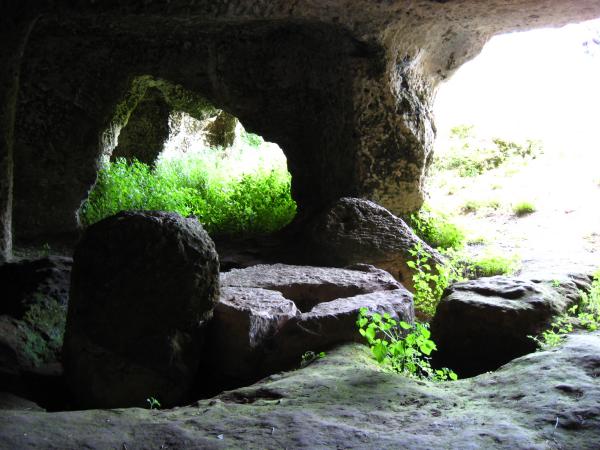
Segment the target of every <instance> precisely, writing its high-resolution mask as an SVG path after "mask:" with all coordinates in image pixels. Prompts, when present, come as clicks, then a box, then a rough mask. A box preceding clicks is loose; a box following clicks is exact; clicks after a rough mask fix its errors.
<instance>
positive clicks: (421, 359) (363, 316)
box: [356, 308, 458, 381]
mask: <svg viewBox="0 0 600 450" xmlns="http://www.w3.org/2000/svg"><path fill="white" fill-rule="evenodd" d="M356 325H357V326H358V330H359V332H360V334H361V335H362V336H363V337H365V339H366V340H367V342H368V344H369V346H370V347H371V353H372V354H373V356H374V357H375V359H376V360H377V362H378V363H379V364H381V365H382V366H384V367H386V368H388V369H390V370H392V371H394V372H397V373H401V374H404V375H407V376H409V377H413V378H419V379H427V380H432V381H445V380H457V379H458V376H457V375H456V373H454V372H453V371H452V370H450V369H448V368H445V367H444V368H443V369H438V370H435V369H433V368H432V367H431V364H430V362H429V356H430V355H431V352H432V351H434V350H436V345H435V343H434V342H433V341H432V340H431V339H430V337H431V332H430V331H429V328H428V326H427V324H421V323H415V324H414V325H411V324H409V323H407V322H404V321H396V320H395V319H393V318H392V317H391V316H390V315H389V314H387V313H386V314H383V315H381V314H378V313H373V314H371V313H369V310H368V309H367V308H361V309H360V311H359V314H358V319H357V321H356Z"/></svg>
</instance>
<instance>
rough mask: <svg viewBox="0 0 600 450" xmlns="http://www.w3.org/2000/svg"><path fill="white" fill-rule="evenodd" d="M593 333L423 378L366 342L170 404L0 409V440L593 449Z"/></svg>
mask: <svg viewBox="0 0 600 450" xmlns="http://www.w3.org/2000/svg"><path fill="white" fill-rule="evenodd" d="M598 405H600V334H598V333H595V334H594V333H587V334H579V335H571V336H569V337H568V339H567V341H566V343H564V344H563V345H561V346H560V347H557V348H554V349H552V350H550V351H544V352H537V353H533V354H530V355H526V356H524V357H521V358H519V359H516V360H514V361H512V362H510V363H509V364H507V365H506V366H504V367H502V368H500V369H499V370H498V371H496V372H493V373H491V372H490V373H486V374H483V375H479V376H477V377H474V378H470V379H464V380H459V381H456V382H446V383H431V382H424V381H418V380H413V379H409V378H406V377H403V376H398V375H395V374H392V373H387V372H384V371H382V369H380V368H379V367H378V366H377V365H376V364H375V363H374V361H373V360H372V359H371V358H370V356H369V352H368V350H367V348H366V347H364V346H360V345H357V344H350V345H345V346H342V347H339V348H337V349H335V350H333V351H331V352H329V353H328V354H327V356H326V357H325V358H323V359H321V360H318V361H316V362H314V363H313V364H311V365H309V366H307V367H305V368H303V369H298V370H294V371H290V372H284V373H280V374H276V375H272V376H270V377H268V378H266V379H264V380H262V381H260V382H258V383H256V384H254V385H252V386H249V387H245V388H241V389H237V390H234V391H228V392H224V393H222V394H220V395H218V396H217V397H214V398H212V399H207V400H201V401H198V402H197V403H195V404H193V405H190V406H186V407H181V408H175V409H171V410H149V409H139V408H131V409H118V410H88V411H72V412H57V413H45V412H35V411H22V410H21V411H16V410H12V411H11V410H4V411H0V429H1V430H2V433H0V448H6V449H9V448H11V449H16V448H60V449H80V448H90V449H107V448H115V449H141V448H144V449H146V448H156V449H158V448H161V449H169V448H170V449H187V448H311V449H319V448H406V449H423V448H461V449H469V448H473V449H481V448H486V449H491V448H506V449H509V448H510V449H559V448H577V449H583V450H585V449H590V450H591V449H597V448H598V447H599V446H600V407H599V406H598Z"/></svg>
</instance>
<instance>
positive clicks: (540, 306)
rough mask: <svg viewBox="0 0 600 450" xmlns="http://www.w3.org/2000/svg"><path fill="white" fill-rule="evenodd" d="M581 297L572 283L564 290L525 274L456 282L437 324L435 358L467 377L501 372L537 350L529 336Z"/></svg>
mask: <svg viewBox="0 0 600 450" xmlns="http://www.w3.org/2000/svg"><path fill="white" fill-rule="evenodd" d="M561 294H563V295H561ZM567 294H568V295H567ZM577 300H578V298H577V297H576V295H575V293H574V291H573V290H572V289H568V286H566V285H565V287H564V288H563V289H560V293H559V291H557V290H555V289H554V288H553V287H551V286H550V285H548V284H546V283H542V282H538V283H536V282H534V281H530V280H524V279H519V278H511V277H503V276H495V277H489V278H479V279H477V280H471V281H466V282H461V283H455V284H453V285H452V286H451V287H450V288H448V289H447V290H446V292H445V294H444V297H443V298H442V300H441V301H440V303H439V305H438V307H437V311H436V315H435V317H434V318H433V321H432V324H431V331H432V336H433V339H434V340H435V341H436V342H437V344H438V350H439V351H438V352H437V353H436V354H435V355H434V358H435V362H436V364H438V365H440V366H448V367H451V368H452V369H454V370H455V371H456V372H457V373H458V374H459V375H461V376H470V375H476V374H478V373H482V372H485V371H489V370H495V369H497V368H498V367H499V366H501V365H503V364H506V363H507V362H509V361H510V360H512V359H514V358H516V357H518V356H522V355H525V354H527V353H530V352H533V351H535V349H536V343H535V341H533V339H531V338H530V337H529V336H535V335H537V334H539V333H541V332H542V331H544V330H546V329H547V328H548V327H549V325H550V323H551V322H552V319H553V318H554V317H555V316H556V315H558V314H561V313H562V312H564V311H566V309H567V308H568V307H570V306H571V305H572V304H574V303H575V302H576V301H577Z"/></svg>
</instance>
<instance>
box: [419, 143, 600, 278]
mask: <svg viewBox="0 0 600 450" xmlns="http://www.w3.org/2000/svg"><path fill="white" fill-rule="evenodd" d="M468 201H475V202H479V203H480V204H482V205H484V206H480V207H479V208H478V209H477V210H476V211H475V212H469V213H467V212H465V211H464V210H463V207H464V205H465V204H466V203H467V202H468ZM522 201H527V202H530V203H532V204H533V205H534V206H535V208H536V210H535V212H533V213H531V214H528V215H525V216H521V217H518V216H517V215H515V213H514V212H513V210H512V207H513V205H514V204H516V203H518V202H522ZM428 203H429V204H430V205H431V206H432V207H433V209H436V210H440V211H443V212H446V213H448V214H450V215H451V216H452V220H453V221H454V222H455V223H456V224H457V225H459V226H461V227H463V228H464V229H465V230H466V231H467V236H468V237H469V238H470V239H472V240H475V241H477V240H478V238H484V240H485V243H483V244H481V243H470V244H469V246H468V251H469V253H471V254H473V255H480V254H483V253H485V252H490V251H492V252H495V253H498V252H499V253H501V254H504V255H505V256H510V255H513V254H517V255H518V256H519V257H520V258H521V259H522V268H521V272H522V273H531V272H538V271H545V272H548V271H550V272H557V273H559V272H562V273H564V272H565V271H581V270H585V271H590V270H591V271H593V270H594V269H597V268H600V144H598V147H597V148H595V149H582V150H580V151H578V152H577V151H573V152H565V151H564V150H556V149H552V148H548V147H546V148H545V149H544V153H543V154H542V155H540V156H538V157H537V158H536V159H534V160H530V161H524V160H522V159H513V160H511V161H509V162H508V163H507V164H505V165H502V166H500V167H499V168H497V169H494V170H492V171H490V172H486V173H484V174H483V175H480V176H477V177H466V178H461V177H457V176H452V175H451V174H447V175H446V174H444V173H441V174H438V175H437V176H436V177H433V179H432V180H431V181H430V186H429V199H428ZM486 205H487V206H486ZM490 205H492V206H490Z"/></svg>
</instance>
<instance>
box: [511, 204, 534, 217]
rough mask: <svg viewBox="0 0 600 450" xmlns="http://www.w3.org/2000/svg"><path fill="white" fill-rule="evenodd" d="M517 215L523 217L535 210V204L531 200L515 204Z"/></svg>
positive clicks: (514, 210)
mask: <svg viewBox="0 0 600 450" xmlns="http://www.w3.org/2000/svg"><path fill="white" fill-rule="evenodd" d="M513 212H514V213H515V215H517V216H519V217H521V216H525V215H527V214H531V213H532V212H535V205H534V204H533V203H531V202H519V203H516V204H515V205H514V206H513Z"/></svg>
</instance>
